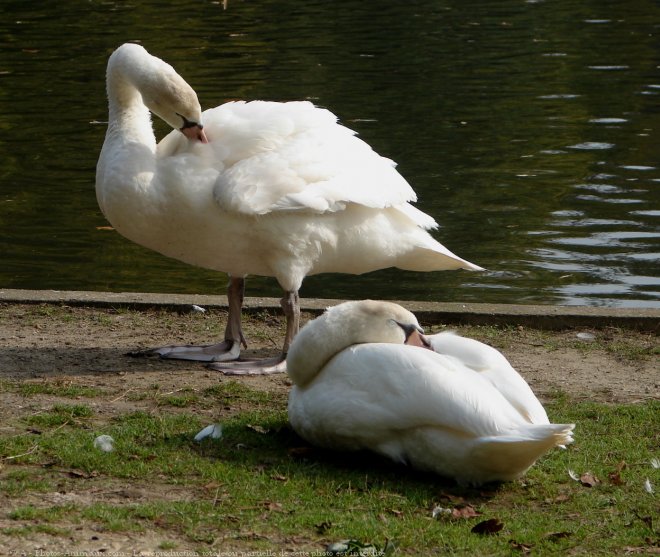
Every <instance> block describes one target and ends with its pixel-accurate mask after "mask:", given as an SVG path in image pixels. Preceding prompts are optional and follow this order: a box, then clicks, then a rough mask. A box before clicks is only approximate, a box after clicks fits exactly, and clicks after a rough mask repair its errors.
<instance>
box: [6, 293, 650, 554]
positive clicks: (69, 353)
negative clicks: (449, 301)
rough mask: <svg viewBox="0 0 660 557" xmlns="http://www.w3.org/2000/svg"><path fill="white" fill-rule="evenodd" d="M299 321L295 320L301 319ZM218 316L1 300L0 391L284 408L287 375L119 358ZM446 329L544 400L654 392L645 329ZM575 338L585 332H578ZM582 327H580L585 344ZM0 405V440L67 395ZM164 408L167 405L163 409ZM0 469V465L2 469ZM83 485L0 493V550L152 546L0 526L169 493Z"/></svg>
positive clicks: (186, 339)
mask: <svg viewBox="0 0 660 557" xmlns="http://www.w3.org/2000/svg"><path fill="white" fill-rule="evenodd" d="M309 318H310V316H309V315H306V316H305V315H304V316H303V321H304V320H306V319H309ZM225 322H226V314H225V313H224V312H223V311H220V310H214V311H211V312H205V313H198V312H194V311H191V312H187V313H177V312H173V311H165V310H144V311H133V310H121V309H120V310H113V309H101V308H85V307H67V306H61V305H29V304H25V305H21V304H0V386H1V385H2V384H3V382H4V383H5V384H9V383H11V384H12V385H15V384H17V383H38V384H40V385H44V384H46V385H54V386H63V385H64V386H79V387H94V388H98V389H101V390H102V391H103V392H104V393H107V395H104V396H96V397H94V398H91V399H89V400H84V402H85V403H86V404H88V405H90V406H92V407H93V408H94V412H95V415H96V416H99V417H102V418H107V419H109V418H111V417H112V416H114V415H118V414H125V413H128V412H133V411H136V410H145V411H150V410H154V409H155V403H154V399H153V397H144V398H141V397H139V396H128V395H129V394H135V393H140V392H146V391H149V390H151V391H152V392H153V389H155V388H157V389H158V391H159V392H160V393H177V392H179V391H181V390H182V389H190V388H192V389H193V390H200V391H201V390H203V389H205V388H207V387H211V386H214V385H217V384H218V383H219V382H223V381H234V380H238V381H241V382H244V383H245V384H246V385H249V386H250V387H252V388H254V389H261V390H267V391H269V392H272V393H276V394H278V395H279V396H281V399H282V404H285V403H286V396H287V393H288V390H289V388H290V383H289V381H288V379H287V377H286V375H272V376H265V377H240V378H238V379H237V378H235V377H232V378H228V377H225V376H223V375H222V374H220V373H218V372H215V371H210V370H208V369H206V368H205V367H204V365H203V364H200V363H195V362H184V361H168V360H161V359H157V358H134V357H129V356H127V355H126V354H127V353H128V352H131V351H134V350H137V349H142V348H148V347H154V346H159V345H164V344H171V343H177V344H181V343H184V344H185V343H193V342H198V343H199V342H203V343H209V342H214V341H217V340H218V339H219V338H220V337H221V335H222V332H223V330H224V324H225ZM245 329H246V330H245V333H246V336H247V337H248V341H249V342H250V350H249V351H248V352H247V354H248V355H259V356H266V355H274V354H276V353H277V352H278V350H279V345H280V343H281V340H282V338H283V334H284V328H283V323H282V321H281V319H280V318H279V317H276V316H273V315H271V314H269V313H266V312H264V313H263V314H261V315H258V316H255V317H250V318H249V319H247V322H246V324H245ZM453 329H454V330H457V331H458V332H462V333H464V334H466V335H469V336H473V337H475V338H479V339H480V340H483V341H485V342H488V343H489V344H492V345H494V346H496V347H497V348H499V349H500V350H502V352H503V353H504V354H505V355H506V356H507V357H508V358H509V360H510V361H511V363H512V364H513V365H514V367H516V368H517V369H518V370H519V372H520V373H521V374H522V375H523V377H524V378H525V379H526V380H527V381H528V382H529V384H530V385H531V387H532V389H533V390H534V391H535V392H536V393H537V395H538V396H539V398H540V399H541V400H542V401H543V400H547V399H548V398H549V397H551V396H552V395H553V393H556V392H558V391H561V392H564V393H567V395H568V396H570V397H572V398H574V399H576V400H593V401H601V402H608V403H612V402H617V403H618V402H625V403H635V402H639V401H643V400H648V399H649V398H658V397H660V371H659V366H658V357H657V355H658V348H657V346H658V343H657V337H656V336H654V335H652V334H650V333H643V332H635V331H626V330H621V329H592V330H584V329H579V330H565V331H554V332H549V331H538V330H534V329H529V328H522V327H518V328H515V327H514V328H510V329H504V330H503V329H496V328H488V327H477V328H467V329H466V328H461V327H458V328H453ZM435 330H437V328H436V329H435ZM431 332H433V331H431ZM580 333H582V334H581V335H580V337H583V338H580V337H579V336H578V334H580ZM584 333H588V335H587V338H586V339H585V338H584V337H585V335H584ZM591 337H593V338H591ZM0 401H1V402H0V434H1V435H11V434H12V433H13V432H16V433H19V432H20V423H21V422H20V420H21V418H22V417H26V416H30V415H33V414H35V413H38V412H40V411H43V410H47V409H49V408H51V407H52V406H53V405H54V404H56V403H59V402H71V401H70V399H68V400H67V399H64V398H62V397H60V396H54V395H49V394H43V393H42V394H36V395H32V396H29V397H27V396H24V395H22V394H20V393H19V392H17V391H16V389H13V388H8V389H0ZM170 410H171V411H176V409H169V408H168V411H170ZM239 410H240V408H232V409H225V410H224V411H229V412H232V411H239ZM195 411H196V412H197V409H196V410H195ZM199 412H200V413H202V415H201V416H200V418H201V420H202V421H206V420H207V421H208V423H212V422H213V421H215V420H216V419H217V417H218V409H215V408H208V407H206V408H205V407H201V408H200V409H199ZM204 413H206V414H207V416H204V415H203V414H204ZM2 467H3V464H2V463H1V462H0V476H1V475H2ZM5 469H7V468H5ZM86 486H87V487H86V490H85V491H76V490H75V489H67V490H64V491H65V492H64V493H60V492H56V493H50V494H48V493H47V494H43V493H39V494H38V496H37V495H33V494H27V495H26V496H24V497H21V498H19V499H17V498H12V497H7V496H6V495H3V494H0V506H1V507H2V508H3V512H2V513H0V554H3V551H4V552H6V553H5V554H12V553H13V554H21V553H22V552H25V551H26V550H27V554H35V552H37V551H38V550H40V551H64V549H65V548H71V547H75V548H76V550H77V551H99V548H103V551H104V552H110V553H112V552H117V551H122V550H124V551H130V553H128V554H130V555H136V554H137V555H139V554H140V552H141V551H146V552H147V553H146V554H148V552H149V551H150V550H151V551H153V550H154V549H156V548H157V547H158V546H157V545H156V543H157V540H156V539H155V538H154V540H151V539H150V537H149V536H150V534H149V533H142V534H139V535H137V534H135V535H134V534H117V533H112V532H96V531H93V530H90V529H89V528H88V526H85V525H79V526H78V527H77V528H74V529H73V532H74V534H72V537H71V538H70V539H55V540H54V539H53V537H52V536H50V535H47V534H42V533H38V532H36V533H34V536H33V537H32V538H31V539H30V541H28V540H26V539H25V538H24V537H18V538H17V537H16V536H8V535H5V534H3V533H2V531H3V529H6V528H11V527H14V526H16V524H15V521H12V520H10V519H9V518H7V512H8V511H9V510H10V509H11V508H15V507H17V506H19V505H25V504H28V503H30V502H32V503H34V504H35V505H38V506H43V505H55V504H63V503H65V502H72V503H81V504H82V503H84V501H85V500H89V499H90V498H92V499H94V498H96V499H99V498H101V499H103V500H104V501H112V500H133V501H135V500H141V499H143V498H145V497H149V496H151V497H153V496H154V494H155V493H160V495H161V496H162V497H167V496H170V495H171V492H172V489H173V488H172V486H171V485H169V484H168V485H163V486H158V484H157V482H155V483H154V485H150V486H149V487H148V490H146V488H145V489H142V490H141V488H135V487H130V488H128V489H129V492H127V491H126V490H127V487H126V486H122V485H108V484H107V482H106V483H103V484H99V485H98V486H95V481H94V479H91V481H89V482H87V483H86ZM127 493H128V494H127ZM174 495H175V496H181V494H174ZM37 499H38V500H37ZM26 544H28V545H27V546H26ZM54 544H55V545H54ZM60 544H61V546H60ZM67 544H68V545H67ZM71 544H73V545H71ZM3 547H4V549H2V548H3ZM136 548H137V552H136ZM23 554H25V553H23ZM106 554H108V553H106Z"/></svg>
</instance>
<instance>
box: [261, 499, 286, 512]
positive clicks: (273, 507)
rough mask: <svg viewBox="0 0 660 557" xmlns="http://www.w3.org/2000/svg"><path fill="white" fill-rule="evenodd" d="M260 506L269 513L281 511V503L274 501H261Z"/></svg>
mask: <svg viewBox="0 0 660 557" xmlns="http://www.w3.org/2000/svg"><path fill="white" fill-rule="evenodd" d="M262 506H263V507H265V508H266V510H269V511H281V510H282V503H277V502H276V501H263V502H262Z"/></svg>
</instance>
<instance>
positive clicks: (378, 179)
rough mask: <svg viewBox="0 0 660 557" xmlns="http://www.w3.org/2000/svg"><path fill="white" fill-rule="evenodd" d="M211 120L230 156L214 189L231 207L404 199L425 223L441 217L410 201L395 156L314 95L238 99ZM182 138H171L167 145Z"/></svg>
mask: <svg viewBox="0 0 660 557" xmlns="http://www.w3.org/2000/svg"><path fill="white" fill-rule="evenodd" d="M203 121H204V123H205V130H206V131H207V135H208V137H209V140H210V144H209V146H208V148H210V149H213V151H214V156H215V159H216V160H217V161H221V162H222V169H221V173H220V175H219V177H218V179H217V182H216V184H215V189H214V197H215V200H216V202H217V203H218V204H219V205H220V207H221V208H223V209H225V210H230V211H237V212H239V213H243V214H247V215H263V214H267V213H273V212H278V211H308V212H314V213H325V212H335V211H341V210H342V209H344V208H345V206H346V205H347V204H348V203H357V204H361V205H364V206H367V207H373V208H385V207H401V209H400V210H401V211H402V212H403V213H404V214H406V215H407V216H408V217H409V218H412V219H413V220H415V222H417V223H418V224H419V225H420V226H423V227H427V228H428V227H432V226H434V225H435V221H433V219H431V218H430V217H428V216H427V215H425V214H424V213H422V212H421V211H418V210H416V209H414V208H413V207H412V206H410V205H408V202H409V201H415V200H416V195H415V192H414V191H413V189H412V188H411V187H410V185H409V184H408V182H406V180H404V179H403V177H402V176H401V175H400V174H399V173H398V172H397V171H396V169H395V163H394V162H393V161H391V160H390V159H387V158H385V157H381V156H380V155H378V154H377V153H375V152H374V151H373V150H372V149H371V147H370V146H369V145H368V144H367V143H365V142H364V141H362V140H361V139H359V138H358V137H356V135H355V132H353V131H352V130H350V129H348V128H346V127H344V126H341V125H339V124H338V123H337V117H336V116H335V115H334V114H332V113H331V112H330V111H328V110H325V109H322V108H317V107H315V106H314V105H313V104H312V103H310V102H306V101H302V102H288V103H275V102H265V101H253V102H249V103H246V102H230V103H226V104H223V105H221V106H219V107H217V108H215V109H211V110H207V111H206V112H204V114H203ZM176 141H177V140H174V139H171V140H170V139H168V141H167V142H165V145H164V146H163V153H171V152H173V149H172V144H173V143H174V142H176ZM202 147H204V146H202Z"/></svg>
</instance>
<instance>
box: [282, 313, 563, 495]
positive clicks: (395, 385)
mask: <svg viewBox="0 0 660 557" xmlns="http://www.w3.org/2000/svg"><path fill="white" fill-rule="evenodd" d="M406 344H413V345H412V346H407V345H406ZM429 348H431V349H430V350H429ZM287 372H288V374H289V376H290V378H291V379H292V381H293V383H294V386H293V388H292V390H291V393H290V395H289V408H288V410H289V420H290V422H291V425H292V427H293V429H294V430H295V431H296V432H297V433H298V434H299V435H300V436H301V437H303V438H304V439H306V440H307V441H309V442H310V443H312V444H314V445H319V446H321V447H326V448H330V449H340V450H358V449H369V450H372V451H375V452H377V453H380V454H383V455H385V456H388V457H390V458H391V459H393V460H395V461H398V462H405V463H408V464H410V465H411V466H413V467H415V468H418V469H421V470H428V471H433V472H436V473H438V474H441V475H443V476H448V477H452V478H454V479H455V480H457V481H458V482H459V483H463V484H482V483H485V482H490V481H504V480H512V479H514V478H517V477H519V476H521V475H522V474H524V472H525V471H526V470H527V469H528V468H529V467H530V466H532V464H534V462H535V461H536V460H537V459H538V458H539V457H540V456H541V455H542V454H544V453H545V452H546V451H548V450H550V449H551V448H553V447H555V446H560V445H566V444H568V443H571V442H572V430H573V428H574V425H572V424H550V423H549V421H548V417H547V415H546V413H545V410H544V409H543V407H542V406H541V404H540V402H539V401H538V400H537V398H536V397H535V396H534V394H533V393H532V391H531V389H530V388H529V386H528V385H527V383H526V382H525V381H524V380H523V378H522V377H521V376H520V375H518V373H517V372H516V371H515V370H514V369H513V368H512V367H511V366H510V365H509V364H508V362H507V361H506V359H505V358H504V356H502V354H500V353H499V352H497V351H496V350H495V349H493V348H490V347H488V346H486V345H484V344H481V343H479V342H477V341H474V340H470V339H466V338H462V337H460V336H457V335H453V334H448V333H440V334H439V335H434V336H430V337H425V336H423V335H422V334H421V329H420V327H419V324H418V322H417V319H416V318H415V316H414V315H413V314H412V313H410V312H409V311H407V310H405V309H404V308H402V307H401V306H399V305H397V304H393V303H389V302H375V301H370V300H367V301H361V302H346V303H344V304H340V305H338V306H335V307H333V308H331V309H329V310H328V311H327V312H326V313H324V314H323V315H322V316H321V317H319V318H317V319H315V320H314V321H311V322H309V323H308V324H307V325H305V327H303V328H302V330H301V331H300V333H299V334H298V335H297V336H296V338H295V340H294V341H293V344H292V346H291V348H290V350H289V354H288V356H287Z"/></svg>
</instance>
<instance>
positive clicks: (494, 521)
mask: <svg viewBox="0 0 660 557" xmlns="http://www.w3.org/2000/svg"><path fill="white" fill-rule="evenodd" d="M502 528H504V523H503V522H502V521H501V520H500V519H499V518H489V519H488V520H482V521H481V522H478V523H477V524H475V525H474V527H473V528H472V530H470V531H471V532H472V533H473V534H479V535H481V536H485V535H492V534H497V533H498V532H499V531H500V530H502Z"/></svg>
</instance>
